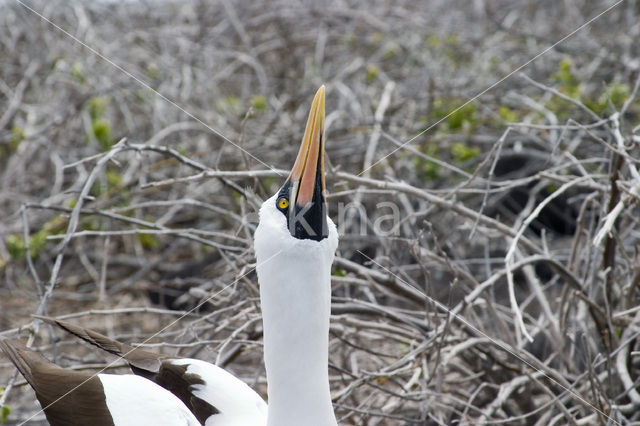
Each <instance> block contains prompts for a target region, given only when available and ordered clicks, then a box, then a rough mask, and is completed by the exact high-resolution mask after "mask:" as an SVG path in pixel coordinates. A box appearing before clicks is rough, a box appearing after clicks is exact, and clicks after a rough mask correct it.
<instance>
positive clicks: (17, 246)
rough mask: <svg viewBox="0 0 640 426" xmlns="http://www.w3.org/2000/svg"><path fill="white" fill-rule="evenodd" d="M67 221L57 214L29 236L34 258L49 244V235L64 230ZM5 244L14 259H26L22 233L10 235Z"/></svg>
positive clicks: (30, 249) (30, 248)
mask: <svg viewBox="0 0 640 426" xmlns="http://www.w3.org/2000/svg"><path fill="white" fill-rule="evenodd" d="M66 223H67V219H66V218H64V217H62V216H56V217H54V218H53V219H50V220H49V221H47V222H45V223H44V225H42V228H41V229H40V230H39V231H38V232H36V233H34V234H31V235H30V236H29V251H30V253H31V258H32V259H35V258H36V257H38V255H39V254H40V252H41V251H42V249H44V247H45V246H46V245H47V237H49V236H50V235H56V234H59V233H60V232H62V230H63V229H64V227H65V225H66ZM5 244H6V246H7V250H8V251H9V255H10V256H11V258H12V259H13V260H21V259H24V257H25V255H26V246H25V243H24V237H23V236H22V235H21V234H10V235H8V236H7V237H6V239H5Z"/></svg>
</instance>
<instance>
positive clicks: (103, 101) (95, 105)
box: [87, 96, 111, 120]
mask: <svg viewBox="0 0 640 426" xmlns="http://www.w3.org/2000/svg"><path fill="white" fill-rule="evenodd" d="M110 101H111V100H110V99H109V98H108V97H106V96H96V97H93V98H91V99H89V101H88V102H87V108H88V109H89V115H90V116H91V119H92V120H97V119H99V118H102V117H104V114H105V113H106V112H107V107H108V106H109V102H110Z"/></svg>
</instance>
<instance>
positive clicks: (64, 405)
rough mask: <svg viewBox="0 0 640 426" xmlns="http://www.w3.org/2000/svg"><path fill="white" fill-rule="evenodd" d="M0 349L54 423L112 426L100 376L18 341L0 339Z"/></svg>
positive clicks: (73, 425) (58, 425)
mask: <svg viewBox="0 0 640 426" xmlns="http://www.w3.org/2000/svg"><path fill="white" fill-rule="evenodd" d="M0 349H2V351H3V352H4V353H5V354H6V355H7V356H8V357H9V359H10V360H11V362H13V363H14V364H15V366H16V367H17V368H18V370H19V371H20V373H22V375H23V376H24V378H25V379H26V380H27V382H29V384H30V385H31V387H32V388H33V389H34V391H35V392H36V397H37V398H38V401H40V405H41V406H42V407H43V408H44V413H45V415H46V416H47V420H48V421H49V423H50V424H51V426H81V425H91V426H113V419H112V418H111V414H110V413H109V410H108V408H107V403H106V400H105V396H104V389H103V387H102V383H101V382H100V379H99V378H98V377H97V376H94V375H92V374H91V373H88V372H82V371H71V370H65V369H62V368H60V367H58V366H57V365H55V364H53V363H52V362H50V361H48V360H47V359H46V358H45V357H43V356H42V355H40V354H39V353H37V352H34V351H33V350H31V349H29V348H28V347H26V346H25V345H24V344H22V343H21V342H20V341H17V340H9V339H3V338H0Z"/></svg>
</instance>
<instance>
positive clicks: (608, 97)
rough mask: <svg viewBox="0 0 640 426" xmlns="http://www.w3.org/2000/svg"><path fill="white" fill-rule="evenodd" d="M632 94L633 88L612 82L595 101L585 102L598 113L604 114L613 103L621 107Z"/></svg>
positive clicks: (616, 106)
mask: <svg viewBox="0 0 640 426" xmlns="http://www.w3.org/2000/svg"><path fill="white" fill-rule="evenodd" d="M630 95H631V88H630V87H629V86H628V85H626V84H621V83H611V84H610V85H609V86H607V88H606V89H605V90H604V91H603V92H602V93H601V94H600V96H599V97H598V99H597V100H595V101H586V102H585V104H586V105H587V106H588V107H589V109H591V110H592V111H593V112H595V113H596V114H602V113H603V112H605V111H606V110H607V108H609V105H613V107H614V108H620V107H621V106H622V105H623V104H624V102H625V101H626V100H627V99H628V98H629V96H630Z"/></svg>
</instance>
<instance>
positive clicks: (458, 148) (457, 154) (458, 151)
mask: <svg viewBox="0 0 640 426" xmlns="http://www.w3.org/2000/svg"><path fill="white" fill-rule="evenodd" d="M451 155H452V156H453V158H454V159H455V160H456V161H457V162H459V163H464V162H465V161H467V160H471V159H472V158H476V157H477V156H478V155H480V148H478V147H475V146H474V147H470V146H468V145H466V144H464V143H462V142H455V143H454V144H453V145H451Z"/></svg>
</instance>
